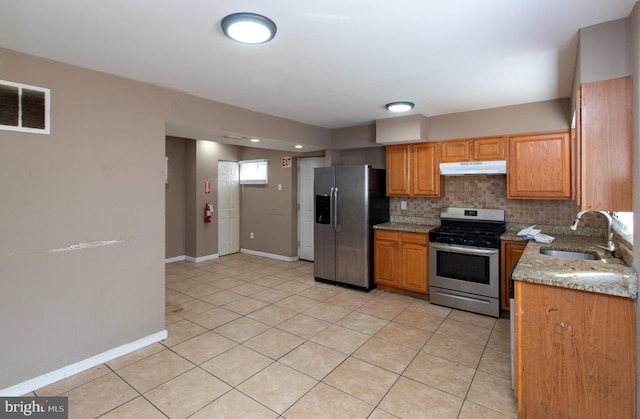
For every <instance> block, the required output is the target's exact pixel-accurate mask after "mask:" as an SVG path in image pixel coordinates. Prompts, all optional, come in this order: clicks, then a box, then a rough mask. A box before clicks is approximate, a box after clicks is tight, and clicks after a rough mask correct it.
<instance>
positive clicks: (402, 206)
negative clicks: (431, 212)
mask: <svg viewBox="0 0 640 419" xmlns="http://www.w3.org/2000/svg"><path fill="white" fill-rule="evenodd" d="M400 209H401V210H406V209H407V201H400Z"/></svg>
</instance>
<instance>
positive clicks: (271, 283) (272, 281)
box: [252, 275, 289, 298]
mask: <svg viewBox="0 0 640 419" xmlns="http://www.w3.org/2000/svg"><path fill="white" fill-rule="evenodd" d="M287 281H289V280H288V279H285V278H278V277H277V276H271V275H266V276H262V277H261V278H258V279H256V280H254V281H252V282H253V283H254V284H258V285H262V286H263V287H268V288H273V287H275V286H278V285H280V284H283V283H285V282H287ZM276 291H278V290H276ZM280 292H284V291H280ZM286 294H287V295H289V293H286ZM254 298H257V297H255V296H254Z"/></svg>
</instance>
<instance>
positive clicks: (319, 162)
mask: <svg viewBox="0 0 640 419" xmlns="http://www.w3.org/2000/svg"><path fill="white" fill-rule="evenodd" d="M303 164H305V165H306V164H309V165H311V166H313V168H316V167H324V166H325V158H324V157H300V158H298V210H297V217H298V257H300V255H301V245H302V241H303V228H302V227H303V220H302V216H301V215H302V214H301V213H302V212H301V208H302V200H303V199H304V197H303V196H302V192H303V191H302V177H301V176H300V174H301V171H302V165H303ZM311 185H312V187H311V196H310V197H309V199H310V201H311V202H310V205H311V207H312V208H313V206H314V203H313V201H314V191H313V182H312V183H311ZM311 235H312V236H313V229H311ZM311 239H312V242H313V237H312V238H311ZM303 260H309V261H313V249H312V252H311V259H308V258H305V259H303Z"/></svg>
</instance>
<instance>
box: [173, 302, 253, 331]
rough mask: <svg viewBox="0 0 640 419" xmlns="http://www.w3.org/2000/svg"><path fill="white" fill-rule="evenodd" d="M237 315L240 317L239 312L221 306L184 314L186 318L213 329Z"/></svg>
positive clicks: (235, 317)
mask: <svg viewBox="0 0 640 419" xmlns="http://www.w3.org/2000/svg"><path fill="white" fill-rule="evenodd" d="M239 317H241V316H240V314H238V313H234V312H233V311H229V310H226V309H224V308H221V307H216V308H214V309H213V310H209V311H205V312H204V313H199V314H194V315H187V316H185V318H186V319H187V320H190V321H192V322H194V323H196V324H199V325H200V326H202V327H204V328H206V329H215V328H216V327H218V326H222V325H223V324H226V323H229V322H230V321H233V320H235V319H237V318H239Z"/></svg>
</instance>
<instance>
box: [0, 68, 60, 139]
mask: <svg viewBox="0 0 640 419" xmlns="http://www.w3.org/2000/svg"><path fill="white" fill-rule="evenodd" d="M50 96H51V91H50V90H49V89H45V88H44V87H36V86H29V85H27V84H20V83H13V82H10V81H5V80H0V129H3V130H9V131H22V132H32V133H36V134H49V132H50V127H49V113H50V112H49V105H50Z"/></svg>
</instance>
